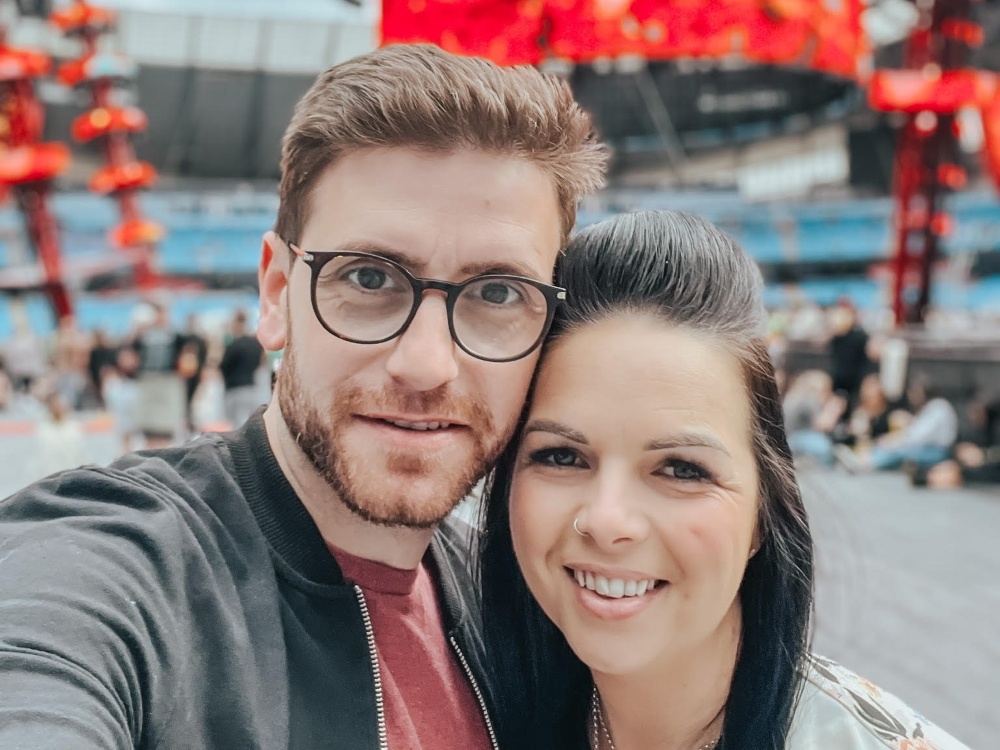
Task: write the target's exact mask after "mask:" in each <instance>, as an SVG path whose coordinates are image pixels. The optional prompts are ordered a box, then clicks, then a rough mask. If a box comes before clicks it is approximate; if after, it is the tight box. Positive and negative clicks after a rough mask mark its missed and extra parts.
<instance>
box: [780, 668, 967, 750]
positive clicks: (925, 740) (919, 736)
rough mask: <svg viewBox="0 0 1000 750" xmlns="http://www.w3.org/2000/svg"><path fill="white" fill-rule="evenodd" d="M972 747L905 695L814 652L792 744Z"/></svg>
mask: <svg viewBox="0 0 1000 750" xmlns="http://www.w3.org/2000/svg"><path fill="white" fill-rule="evenodd" d="M831 747H835V748H837V750H969V748H968V747H966V746H965V745H963V744H962V743H961V742H959V741H958V740H956V739H955V738H954V737H952V736H951V735H949V734H948V733H946V732H945V731H944V730H942V729H940V728H939V727H937V726H935V725H934V724H932V723H930V722H929V721H927V719H925V718H924V717H923V716H921V715H920V714H918V713H917V712H916V711H914V710H913V709H912V708H910V707H909V706H907V705H906V704H905V703H903V701H901V700H900V699H899V698H897V697H896V696H894V695H893V694H892V693H888V692H886V691H884V690H882V689H880V688H878V687H877V686H875V685H873V684H872V683H870V682H869V681H868V680H865V679H864V678H862V677H859V676H858V675H856V674H855V673H854V672H851V671H850V670H848V669H845V668H844V667H842V666H840V665H839V664H837V663H836V662H833V661H830V660H829V659H825V658H823V657H821V656H811V657H810V658H809V661H808V669H807V672H806V676H805V687H804V689H803V691H802V697H801V699H800V701H799V703H798V706H797V707H796V709H795V714H794V716H793V718H792V728H791V731H790V733H789V735H788V743H787V748H788V750H821V748H822V749H824V750H825V749H826V748H831Z"/></svg>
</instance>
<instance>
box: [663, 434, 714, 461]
mask: <svg viewBox="0 0 1000 750" xmlns="http://www.w3.org/2000/svg"><path fill="white" fill-rule="evenodd" d="M670 448H714V449H715V450H717V451H721V452H722V453H725V454H726V455H727V456H729V457H730V458H732V456H731V455H730V453H729V451H728V450H727V449H726V446H724V445H723V444H722V442H721V441H720V440H719V439H718V438H716V437H714V436H713V435H709V434H708V433H705V432H689V433H684V434H681V435H671V436H670V437H666V438H659V439H658V440H651V441H650V442H648V443H646V450H648V451H660V450H665V449H670Z"/></svg>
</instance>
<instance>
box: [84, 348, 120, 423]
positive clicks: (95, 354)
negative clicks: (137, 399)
mask: <svg viewBox="0 0 1000 750" xmlns="http://www.w3.org/2000/svg"><path fill="white" fill-rule="evenodd" d="M117 361H118V347H117V346H116V345H115V344H114V342H112V341H111V339H110V337H109V336H108V334H107V333H105V332H104V331H103V330H98V331H95V332H94V345H93V348H92V349H91V350H90V359H89V360H88V361H87V376H88V378H89V383H88V388H89V389H90V390H91V391H92V392H93V394H94V400H95V401H97V404H98V405H99V406H101V407H105V408H106V407H107V404H106V403H105V401H104V388H103V383H102V379H103V375H102V373H103V372H105V370H106V369H107V368H108V367H114V366H115V363H116V362H117Z"/></svg>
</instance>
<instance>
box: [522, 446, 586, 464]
mask: <svg viewBox="0 0 1000 750" xmlns="http://www.w3.org/2000/svg"><path fill="white" fill-rule="evenodd" d="M528 460H529V461H530V462H531V463H533V464H538V465H539V466H553V467H556V468H571V467H574V466H579V465H581V464H582V461H581V460H580V454H578V453H577V452H576V451H575V450H573V449H572V448H543V449H542V450H538V451H534V452H533V453H531V454H530V455H529V456H528Z"/></svg>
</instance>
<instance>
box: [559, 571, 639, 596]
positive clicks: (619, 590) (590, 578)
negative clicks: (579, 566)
mask: <svg viewBox="0 0 1000 750" xmlns="http://www.w3.org/2000/svg"><path fill="white" fill-rule="evenodd" d="M573 576H574V578H576V582H577V583H578V584H579V585H580V587H581V588H585V589H590V590H591V591H596V592H597V593H598V594H600V595H601V596H607V597H610V598H612V599H621V598H622V597H626V596H642V595H643V594H645V593H646V592H651V591H653V589H655V588H656V579H655V578H647V579H646V580H644V581H634V580H628V581H626V580H625V579H624V578H605V577H604V576H599V575H594V574H593V573H591V572H589V571H587V572H584V571H582V570H574V571H573Z"/></svg>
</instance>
